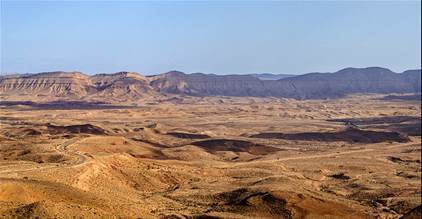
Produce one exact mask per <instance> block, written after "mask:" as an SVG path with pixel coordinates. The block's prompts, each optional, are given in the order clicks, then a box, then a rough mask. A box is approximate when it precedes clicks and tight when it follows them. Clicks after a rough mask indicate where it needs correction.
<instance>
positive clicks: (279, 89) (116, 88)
mask: <svg viewBox="0 0 422 219" xmlns="http://www.w3.org/2000/svg"><path fill="white" fill-rule="evenodd" d="M420 92H421V70H409V71H405V72H403V73H394V72H392V71H390V70H389V69H385V68H379V67H371V68H346V69H343V70H340V71H338V72H335V73H310V74H305V75H299V76H292V77H285V78H282V79H279V80H261V79H259V78H258V77H255V76H253V75H214V74H202V73H195V74H185V73H183V72H178V71H171V72H168V73H164V74H160V75H155V76H148V77H144V76H141V75H139V74H138V73H135V72H118V73H115V74H97V75H93V76H88V75H84V74H82V73H80V72H47V73H39V74H26V75H9V76H1V77H0V97H1V98H2V99H9V100H10V99H16V98H17V97H18V99H20V100H22V99H27V100H32V99H33V98H34V97H45V99H48V98H50V97H56V99H57V98H58V99H61V98H67V99H89V98H92V99H94V100H97V101H100V100H101V101H102V100H107V101H130V100H139V99H142V98H146V97H156V96H166V95H167V94H178V95H180V94H181V95H192V96H253V97H287V98H297V99H324V98H337V97H342V96H345V95H348V94H355V93H381V94H387V93H420Z"/></svg>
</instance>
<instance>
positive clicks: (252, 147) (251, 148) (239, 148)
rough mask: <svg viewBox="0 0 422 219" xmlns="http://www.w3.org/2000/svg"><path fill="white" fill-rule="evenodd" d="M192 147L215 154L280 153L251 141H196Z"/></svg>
mask: <svg viewBox="0 0 422 219" xmlns="http://www.w3.org/2000/svg"><path fill="white" fill-rule="evenodd" d="M191 145H195V146H198V147H201V148H203V149H205V150H207V151H208V152H210V153H215V152H217V151H233V152H247V153H250V154H253V155H265V154H269V153H273V152H276V151H280V149H278V148H274V147H269V146H265V145H261V144H256V143H252V142H249V141H242V140H230V139H212V140H204V141H196V142H193V143H191Z"/></svg>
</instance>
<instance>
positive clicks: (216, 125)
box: [0, 95, 421, 218]
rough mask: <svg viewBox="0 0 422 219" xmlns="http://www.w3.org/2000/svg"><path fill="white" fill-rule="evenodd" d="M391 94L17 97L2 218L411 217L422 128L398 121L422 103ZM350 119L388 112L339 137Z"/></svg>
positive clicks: (2, 170)
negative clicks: (119, 103) (105, 102)
mask: <svg viewBox="0 0 422 219" xmlns="http://www.w3.org/2000/svg"><path fill="white" fill-rule="evenodd" d="M380 97H381V96H379V95H378V96H368V95H366V96H362V95H361V96H353V97H348V98H343V99H338V100H307V101H305V100H304V101H299V100H290V99H271V98H226V97H207V98H189V99H187V101H185V102H184V103H178V104H173V103H167V102H163V103H160V104H154V103H148V104H147V103H139V105H138V106H136V107H130V108H127V107H126V108H118V107H117V108H112V109H108V108H107V109H72V108H67V109H48V108H32V107H30V106H19V105H16V106H7V107H3V108H1V109H0V122H1V124H0V217H2V218H37V217H38V218H400V217H401V216H402V215H405V214H406V213H407V212H409V211H411V210H412V209H414V208H416V207H418V206H419V205H420V204H421V198H420V194H421V190H420V186H421V166H420V160H421V154H420V153H421V138H420V134H419V136H418V135H415V134H411V135H409V136H408V137H407V136H405V137H403V136H402V135H400V136H397V135H394V133H393V132H394V131H397V129H398V128H399V129H400V128H402V127H405V126H406V127H410V129H411V130H414V127H416V126H412V125H414V123H415V121H416V122H418V121H419V126H420V113H421V107H420V101H408V100H388V101H387V100H381V99H380ZM345 118H354V119H363V120H365V119H373V118H377V119H378V120H380V121H384V122H381V123H380V122H379V121H378V120H377V122H375V123H374V122H372V123H371V122H366V123H365V122H362V123H359V124H357V123H356V124H357V125H356V126H357V127H354V129H353V130H355V129H360V130H365V131H368V130H370V131H373V132H365V133H363V134H362V133H357V134H356V133H355V132H353V133H352V134H351V135H347V137H350V138H351V139H352V138H355V137H356V136H355V135H365V136H364V137H362V136H357V137H356V138H357V140H353V141H348V140H338V139H331V138H332V137H333V136H334V137H337V136H336V135H337V133H339V132H341V131H342V130H347V129H348V128H350V127H349V126H350V124H346V123H345V122H339V121H332V120H333V119H345ZM365 121H367V120H365ZM47 123H50V125H49V124H47ZM86 124H89V126H88V125H86ZM409 124H410V126H409ZM53 125H54V126H53ZM72 125H82V126H72ZM416 125H417V123H416ZM353 126H355V124H353ZM58 127H62V128H58ZM403 130H404V129H403ZM406 130H407V131H408V130H409V128H407V129H406ZM400 131H402V129H400ZM375 132H376V133H375ZM261 133H277V134H278V135H277V136H282V137H280V138H259V137H252V136H254V135H257V134H261ZM280 133H288V134H292V136H293V137H291V136H290V137H289V138H285V137H284V135H281V134H280ZM321 133H323V134H321ZM325 133H331V134H329V135H327V136H328V137H326V134H325ZM333 133H334V134H333ZM391 133H393V134H391ZM375 134H376V135H375ZM369 135H374V136H375V137H373V138H371V136H369ZM321 136H323V137H321ZM368 136H369V137H368ZM385 136H387V137H388V138H387V137H385ZM384 137H385V138H384ZM302 138H303V139H302Z"/></svg>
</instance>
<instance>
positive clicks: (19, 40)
mask: <svg viewBox="0 0 422 219" xmlns="http://www.w3.org/2000/svg"><path fill="white" fill-rule="evenodd" d="M420 8H421V3H420V2H419V1H397V2H391V1H389V2H379V1H377V2H365V1H350V2H339V1H324V2H310V1H307V2H274V1H272V2H264V1H256V2H240V1H231V2H224V1H218V2H203V1H201V2H199V1H186V2H175V1H163V2H158V1H154V2H147V1H124V2H122V1H44V2H41V1H5V0H2V1H1V71H2V72H9V73H10V72H20V73H25V72H41V71H55V70H64V71H73V70H78V71H83V72H86V73H99V72H117V71H123V70H128V71H137V72H140V73H143V74H155V73H162V72H166V71H169V70H180V71H184V72H188V73H192V72H204V73H216V74H241V73H262V72H270V73H295V74H298V73H307V72H314V71H319V72H332V71H336V70H339V69H341V68H344V67H367V66H382V67H387V68H390V69H392V70H394V71H397V72H401V71H403V70H405V69H414V68H420V67H421V62H420V60H421V27H420V26H421V23H420V21H421V11H420Z"/></svg>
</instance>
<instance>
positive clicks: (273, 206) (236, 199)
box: [215, 188, 292, 219]
mask: <svg viewBox="0 0 422 219" xmlns="http://www.w3.org/2000/svg"><path fill="white" fill-rule="evenodd" d="M215 199H216V200H217V201H218V202H219V203H218V207H217V208H222V209H221V210H224V211H232V212H241V213H246V212H251V213H252V212H253V214H255V215H260V216H263V217H270V218H286V219H288V218H292V214H291V212H290V211H289V210H288V209H287V208H286V203H287V202H286V200H284V199H282V198H279V197H275V196H274V195H273V194H271V193H269V192H265V191H250V190H248V189H245V188H241V189H237V190H234V191H229V192H223V193H219V194H217V195H216V196H215Z"/></svg>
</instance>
